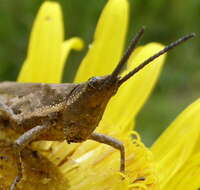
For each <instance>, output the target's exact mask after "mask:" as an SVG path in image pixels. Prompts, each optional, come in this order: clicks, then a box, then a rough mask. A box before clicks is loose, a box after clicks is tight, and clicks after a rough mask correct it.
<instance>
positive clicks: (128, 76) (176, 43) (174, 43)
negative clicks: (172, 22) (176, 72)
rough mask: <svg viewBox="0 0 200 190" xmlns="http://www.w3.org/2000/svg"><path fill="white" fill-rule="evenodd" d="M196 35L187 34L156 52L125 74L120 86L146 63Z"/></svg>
mask: <svg viewBox="0 0 200 190" xmlns="http://www.w3.org/2000/svg"><path fill="white" fill-rule="evenodd" d="M195 36H196V34H195V33H191V34H188V35H186V36H184V37H182V38H179V39H178V40H177V41H175V42H172V43H171V44H169V45H168V46H166V47H165V48H164V49H162V50H161V51H159V52H158V53H156V54H154V55H153V56H151V57H149V58H148V59H146V60H145V61H144V62H143V63H141V64H140V65H139V66H138V67H136V68H135V69H133V70H132V71H131V72H129V73H128V74H127V75H125V76H124V77H123V78H122V79H121V80H119V86H120V85H121V84H123V83H124V82H125V81H127V80H128V79H129V78H131V77H132V76H133V75H135V74H136V73H137V72H138V71H140V70H141V69H143V68H144V67H145V66H146V65H148V64H149V63H151V62H152V61H153V60H154V59H156V58H158V57H160V56H161V55H163V54H165V53H166V52H168V51H169V50H171V49H173V48H174V47H176V46H178V45H179V44H181V43H183V42H185V41H187V40H189V39H191V38H193V37H195Z"/></svg>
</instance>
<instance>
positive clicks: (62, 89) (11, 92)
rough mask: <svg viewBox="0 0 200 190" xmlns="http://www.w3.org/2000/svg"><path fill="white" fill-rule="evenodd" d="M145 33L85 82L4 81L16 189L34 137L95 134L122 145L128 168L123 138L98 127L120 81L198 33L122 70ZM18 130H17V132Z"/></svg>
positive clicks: (0, 106) (2, 106)
mask: <svg viewBox="0 0 200 190" xmlns="http://www.w3.org/2000/svg"><path fill="white" fill-rule="evenodd" d="M143 33H144V27H142V28H141V30H140V31H139V32H138V33H137V34H136V36H135V38H133V40H132V41H131V43H130V45H129V47H128V49H127V51H126V52H125V54H124V55H123V56H122V59H121V60H120V61H119V63H118V65H117V66H116V68H115V69H114V71H113V72H112V73H111V74H109V75H107V76H102V77H92V78H90V79H89V80H88V81H87V82H83V83H79V84H73V83H72V84H71V83H63V84H41V83H17V82H2V83H0V120H1V122H2V123H4V127H1V128H0V131H1V132H3V131H5V133H7V136H9V137H12V138H13V135H12V134H13V133H12V132H13V131H14V133H15V134H16V135H15V137H14V139H13V150H14V153H15V157H16V162H17V165H18V175H17V176H16V177H15V179H14V180H13V182H12V184H11V186H10V190H14V189H15V188H16V186H17V184H18V183H19V182H20V180H21V179H22V177H23V174H22V162H21V152H22V150H23V149H24V148H25V147H26V146H27V145H29V144H30V143H31V142H33V141H38V140H50V141H63V140H66V141H67V142H68V143H71V142H75V143H76V142H83V141H85V140H87V139H91V140H94V141H97V142H100V143H104V144H107V145H110V146H112V147H113V148H115V149H118V150H119V151H120V155H121V156H120V160H121V161H120V171H121V172H124V171H125V149H124V146H123V143H122V142H120V141H118V140H117V139H114V138H113V137H110V136H107V135H104V134H98V133H96V132H94V130H95V129H96V127H97V126H98V124H99V122H100V120H101V118H102V116H103V113H104V110H105V108H106V105H107V103H108V101H109V100H110V98H111V97H112V96H114V95H115V94H116V92H117V91H118V89H119V87H120V86H121V85H122V84H123V83H124V82H126V81H127V80H128V79H129V78H131V77H132V76H134V75H135V74H136V73H137V72H138V71H140V70H141V69H142V68H144V67H145V66H146V65H148V64H149V63H150V62H152V61H153V60H154V59H156V58H157V57H159V56H161V55H162V54H164V53H166V52H167V51H169V50H170V49H172V48H174V47H175V46H177V45H179V44H180V43H182V42H184V41H186V40H188V39H190V38H192V37H194V36H195V34H193V33H192V34H189V35H186V36H184V37H182V38H180V39H178V40H177V41H175V42H173V43H171V44H169V45H168V46H166V47H165V48H164V49H163V50H161V51H160V52H158V53H156V54H155V55H153V56H151V57H150V58H148V59H147V60H146V61H144V62H143V63H141V64H140V65H139V66H138V67H136V68H135V69H133V70H132V71H130V72H129V73H128V74H127V75H125V76H124V77H120V71H121V70H122V68H123V66H124V65H125V63H126V62H127V60H128V59H129V57H130V55H131V53H132V52H133V51H134V49H135V47H136V45H137V43H138V41H139V40H140V39H141V37H142V35H143ZM11 131H12V132H11Z"/></svg>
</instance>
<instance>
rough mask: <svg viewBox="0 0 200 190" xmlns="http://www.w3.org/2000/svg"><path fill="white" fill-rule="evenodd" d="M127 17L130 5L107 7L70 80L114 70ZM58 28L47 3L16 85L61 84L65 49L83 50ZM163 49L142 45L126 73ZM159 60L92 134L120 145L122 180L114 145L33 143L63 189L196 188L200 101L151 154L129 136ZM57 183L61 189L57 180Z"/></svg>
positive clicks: (115, 2)
mask: <svg viewBox="0 0 200 190" xmlns="http://www.w3.org/2000/svg"><path fill="white" fill-rule="evenodd" d="M128 14H129V4H128V2H127V0H109V1H108V2H107V4H106V6H105V8H104V10H103V12H102V14H101V17H100V19H99V22H98V25H97V28H96V32H95V36H94V41H93V42H92V44H91V45H90V47H89V50H88V53H87V55H86V56H85V58H84V59H83V61H82V63H81V65H80V67H79V70H78V72H77V74H76V78H75V82H82V81H86V80H87V79H88V78H90V77H91V76H101V75H106V74H110V73H111V72H112V71H113V69H114V68H115V66H116V64H117V63H118V61H119V59H120V57H121V54H122V52H123V47H124V41H125V36H126V31H127V24H128ZM116 21H117V24H116ZM62 24H63V21H62V14H61V10H60V6H59V4H58V3H55V2H49V1H45V2H44V3H43V5H42V6H41V8H40V10H39V13H38V15H37V18H36V20H35V23H34V26H33V29H32V33H31V38H30V44H29V49H28V54H27V58H26V60H25V63H24V65H23V67H22V70H21V72H20V75H19V78H18V81H20V82H48V83H58V82H60V81H61V78H62V72H63V67H64V63H65V60H66V59H67V56H68V54H69V52H70V50H71V49H75V50H80V49H81V48H82V46H83V43H82V41H81V40H80V39H79V38H72V39H69V40H67V41H64V39H63V34H64V32H63V25H62ZM162 48H163V45H161V44H158V43H150V44H147V45H145V46H141V47H139V48H138V49H137V50H136V51H135V52H134V53H133V55H132V56H131V58H130V59H129V61H128V65H127V68H126V70H125V71H124V73H126V72H128V71H130V70H132V69H133V68H134V67H136V66H137V65H138V64H140V63H141V62H142V61H143V60H145V59H146V58H148V57H149V56H151V55H152V54H154V53H156V52H158V51H159V50H161V49H162ZM164 59H165V56H161V57H159V58H158V59H157V60H155V61H154V62H152V63H151V65H149V66H147V67H146V68H144V69H143V70H142V71H141V72H139V73H138V74H137V75H136V76H134V77H133V78H131V79H130V80H129V81H128V82H127V83H126V84H124V85H123V86H122V87H121V88H120V89H119V91H118V93H117V95H116V96H115V97H114V98H112V100H111V101H110V102H109V105H108V106H107V109H106V111H105V113H104V116H103V119H102V121H101V122H100V125H99V126H98V128H97V131H100V132H101V133H105V134H109V135H110V136H113V137H115V138H118V139H120V140H121V141H122V142H123V143H124V145H125V149H126V172H125V175H124V180H122V178H121V175H122V174H120V173H119V172H118V171H119V152H118V151H117V150H114V149H113V148H112V147H109V146H106V145H103V144H99V143H96V142H93V141H89V140H88V141H86V142H84V143H81V144H70V145H68V144H67V143H66V142H50V143H44V142H43V143H42V142H41V143H39V144H38V143H37V144H36V145H35V146H36V148H38V149H40V148H42V149H46V150H48V151H46V152H44V153H43V154H44V155H45V156H46V157H47V158H48V159H49V160H50V161H51V162H52V163H53V164H55V165H56V166H57V167H58V168H59V170H60V172H61V174H62V175H63V176H64V177H65V178H66V179H67V181H68V186H67V187H66V189H68V190H77V189H78V190H86V189H87V190H93V189H95V190H98V189H99V190H102V189H111V190H115V189H116V190H119V189H123V190H126V189H127V190H128V189H131V190H140V189H141V190H143V189H159V186H160V187H161V189H178V188H179V189H185V188H184V187H186V185H187V184H188V183H190V180H191V181H192V183H193V185H188V188H186V189H187V190H188V189H190V190H191V189H194V188H193V186H194V187H195V188H196V187H197V186H195V185H199V182H200V180H199V177H198V176H199V175H197V173H195V172H197V170H198V168H197V166H198V164H199V161H200V159H199V157H198V155H199V152H198V147H197V144H198V142H199V138H198V137H199V131H198V123H200V119H199V118H198V114H199V113H200V102H199V101H197V102H195V103H194V104H193V105H191V106H190V107H189V108H188V109H186V111H185V112H184V113H183V114H182V115H180V117H178V119H177V120H176V121H175V122H174V123H173V124H172V125H171V126H170V127H169V128H168V130H167V131H166V132H165V133H164V134H163V135H162V136H161V137H160V138H159V139H158V140H157V142H156V143H155V144H154V145H153V147H152V148H151V150H150V149H148V148H147V147H145V146H144V144H143V143H142V142H141V139H140V137H139V135H138V134H137V133H136V132H135V131H132V126H133V124H134V121H135V118H136V116H137V113H138V112H139V110H140V109H141V107H142V106H143V104H144V102H145V101H146V100H147V98H148V96H149V94H150V93H151V91H152V88H153V87H154V85H155V83H156V81H157V79H158V76H159V74H160V71H161V68H162V66H163V63H164ZM124 73H122V75H123V74H124ZM195 174H196V176H195V177H194V175H195ZM176 182H180V184H177V183H176ZM57 185H58V186H61V185H62V184H61V183H59V181H58V184H57ZM176 187H178V188H176ZM43 189H44V188H43Z"/></svg>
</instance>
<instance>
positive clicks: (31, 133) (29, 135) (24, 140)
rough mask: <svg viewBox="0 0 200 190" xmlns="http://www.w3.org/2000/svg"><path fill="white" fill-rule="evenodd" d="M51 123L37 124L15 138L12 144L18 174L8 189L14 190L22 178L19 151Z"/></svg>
mask: <svg viewBox="0 0 200 190" xmlns="http://www.w3.org/2000/svg"><path fill="white" fill-rule="evenodd" d="M50 127H51V125H48V124H46V125H39V126H36V127H34V128H32V129H30V130H28V131H27V132H25V133H24V134H23V135H21V136H20V137H19V138H18V139H17V140H15V142H14V144H13V148H14V154H15V157H16V160H17V168H18V175H17V176H16V178H15V180H14V181H13V183H12V185H11V186H10V189H9V190H15V188H16V186H17V184H18V183H19V182H20V180H21V179H22V161H21V151H22V150H23V149H24V148H25V147H26V146H27V145H28V144H29V143H30V142H31V141H33V140H34V139H35V138H37V137H38V136H39V135H41V134H42V133H44V132H46V131H47V130H48V129H49V128H50Z"/></svg>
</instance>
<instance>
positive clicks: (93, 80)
mask: <svg viewBox="0 0 200 190" xmlns="http://www.w3.org/2000/svg"><path fill="white" fill-rule="evenodd" d="M98 84H99V77H92V78H90V79H89V80H88V86H89V87H91V88H96V87H97V86H98Z"/></svg>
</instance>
